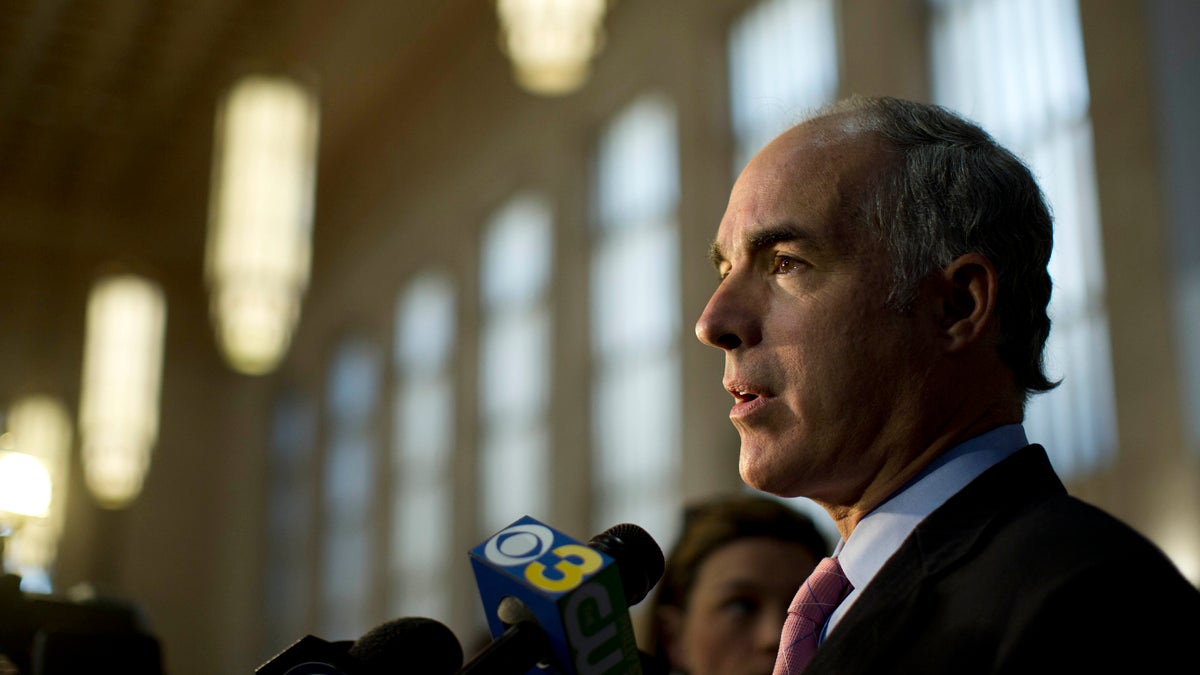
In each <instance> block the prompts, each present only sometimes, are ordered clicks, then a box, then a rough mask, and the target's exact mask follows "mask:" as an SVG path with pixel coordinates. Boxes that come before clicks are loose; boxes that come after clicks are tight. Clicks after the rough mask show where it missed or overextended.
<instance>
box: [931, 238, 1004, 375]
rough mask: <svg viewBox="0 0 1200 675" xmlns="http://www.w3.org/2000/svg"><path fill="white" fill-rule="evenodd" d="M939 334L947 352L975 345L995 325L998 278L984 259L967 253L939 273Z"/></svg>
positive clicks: (988, 262)
mask: <svg viewBox="0 0 1200 675" xmlns="http://www.w3.org/2000/svg"><path fill="white" fill-rule="evenodd" d="M941 282H942V283H941V284H940V288H941V298H940V299H941V312H942V314H941V330H942V335H943V337H944V338H945V347H946V351H947V352H959V351H962V350H964V349H966V348H967V347H969V346H970V345H973V344H977V343H978V342H979V341H980V340H981V339H984V338H985V336H987V335H988V333H989V332H990V330H991V328H992V326H993V325H995V323H996V290H997V286H998V282H999V278H998V276H997V274H996V268H995V267H993V266H992V262H991V261H990V260H988V259H987V257H986V256H984V255H982V254H979V253H967V254H964V255H961V256H959V257H958V258H956V259H955V260H954V261H953V262H951V263H950V264H949V265H947V266H946V267H945V268H944V269H943V270H942V278H941Z"/></svg>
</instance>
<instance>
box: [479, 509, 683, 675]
mask: <svg viewBox="0 0 1200 675" xmlns="http://www.w3.org/2000/svg"><path fill="white" fill-rule="evenodd" d="M471 564H472V567H473V568H474V571H475V578H476V583H477V585H478V587H479V594H480V599H481V600H482V602H483V606H484V611H485V613H486V615H487V620H488V627H489V629H490V630H491V633H492V636H493V637H494V638H495V640H494V641H493V642H492V643H491V644H489V645H488V646H487V647H486V648H485V649H484V650H483V651H481V652H480V653H479V654H477V655H476V656H475V657H474V658H472V659H471V660H470V661H469V662H468V663H467V664H466V665H465V666H464V667H463V669H462V670H460V671H459V675H476V674H479V675H482V674H485V673H486V674H487V675H505V674H508V673H513V674H517V675H520V674H523V673H537V674H539V675H548V674H560V675H590V674H592V673H606V672H620V673H624V674H628V675H640V674H641V673H642V672H643V669H642V663H643V661H644V655H643V654H642V653H641V652H639V651H638V649H637V643H636V639H635V637H634V633H633V625H632V623H631V621H630V619H629V611H628V610H629V607H630V606H631V605H634V604H637V603H638V602H640V601H641V600H642V599H643V598H645V597H646V595H647V593H649V592H650V589H651V588H653V587H654V584H656V583H658V580H659V578H660V577H661V576H662V573H663V565H664V561H663V554H662V549H661V548H659V546H658V544H657V543H656V542H655V541H654V539H653V538H652V537H651V536H650V535H649V534H648V533H647V532H646V531H645V530H643V529H642V528H640V527H638V526H637V525H633V524H629V523H624V524H621V525H617V526H614V527H612V528H609V529H608V530H605V531H604V532H602V533H600V534H598V535H596V536H595V537H593V538H592V539H591V540H590V541H589V542H588V544H587V545H586V546H584V545H583V544H581V543H579V542H577V541H575V540H574V539H571V538H570V537H568V536H566V535H565V534H563V533H561V532H558V531H556V530H553V529H551V528H550V527H548V526H546V525H545V524H543V523H540V522H538V521H536V520H534V519H533V518H531V517H529V516H526V517H524V518H522V519H520V520H518V521H516V522H515V523H513V524H512V525H509V526H508V527H507V528H505V529H503V530H501V531H500V532H498V533H496V534H495V535H493V536H492V537H490V538H489V539H488V540H487V541H485V542H483V543H482V544H480V545H479V546H477V547H476V548H474V549H472V551H471Z"/></svg>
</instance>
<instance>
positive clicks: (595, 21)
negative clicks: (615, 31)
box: [496, 0, 607, 96]
mask: <svg viewBox="0 0 1200 675" xmlns="http://www.w3.org/2000/svg"><path fill="white" fill-rule="evenodd" d="M606 1H607V0H496V8H497V10H498V13H499V15H500V27H501V41H502V44H503V46H504V51H505V52H506V53H507V54H508V56H509V58H510V59H511V60H512V65H513V74H514V76H515V77H516V80H517V82H518V83H519V84H520V85H521V86H522V87H524V88H525V89H527V90H528V91H530V92H532V93H535V94H540V95H543V96H560V95H563V94H569V93H571V92H573V91H575V90H577V89H579V87H581V86H583V83H584V81H585V80H587V77H588V73H589V72H590V70H591V60H592V58H593V57H594V56H595V55H596V54H597V53H599V51H600V46H601V44H602V43H603V36H604V33H603V22H604V12H605V5H606Z"/></svg>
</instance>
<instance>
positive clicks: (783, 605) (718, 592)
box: [663, 537, 818, 675]
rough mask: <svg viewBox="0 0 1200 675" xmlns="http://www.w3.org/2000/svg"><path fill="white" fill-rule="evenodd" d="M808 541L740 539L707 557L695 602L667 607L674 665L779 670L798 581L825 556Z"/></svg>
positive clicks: (709, 671) (701, 670) (704, 674)
mask: <svg viewBox="0 0 1200 675" xmlns="http://www.w3.org/2000/svg"><path fill="white" fill-rule="evenodd" d="M817 562H818V561H817V559H816V558H815V557H814V556H813V554H812V553H810V552H809V551H808V549H806V548H805V547H803V546H801V545H800V544H797V543H794V542H786V541H778V540H775V539H768V538H765V537H754V538H748V539H739V540H736V541H733V542H730V543H728V544H726V545H724V546H722V547H721V548H718V549H716V550H715V551H713V552H712V553H710V554H709V555H708V557H707V558H706V559H705V560H704V561H703V562H701V563H700V567H699V569H698V570H697V573H696V580H695V582H694V585H693V586H692V589H691V592H690V593H689V595H688V599H687V609H685V610H680V609H679V608H666V609H664V612H665V614H664V616H663V620H664V621H665V622H666V628H667V630H666V633H667V642H668V644H667V649H668V654H669V657H670V660H671V667H672V669H673V670H677V671H681V672H686V673H689V675H771V670H772V669H773V668H774V666H775V654H776V652H777V651H778V650H779V635H780V633H781V632H782V631H783V622H784V619H785V618H787V608H788V605H789V604H791V602H792V596H794V595H795V594H796V589H798V588H799V587H800V584H802V583H803V582H804V580H805V579H806V578H808V575H809V573H810V572H812V570H813V568H814V567H815V566H816V564H817Z"/></svg>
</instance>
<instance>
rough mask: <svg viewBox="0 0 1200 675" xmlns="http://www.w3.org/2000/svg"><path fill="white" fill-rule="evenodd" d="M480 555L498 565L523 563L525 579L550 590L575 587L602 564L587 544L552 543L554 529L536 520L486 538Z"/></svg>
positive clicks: (599, 557) (598, 554)
mask: <svg viewBox="0 0 1200 675" xmlns="http://www.w3.org/2000/svg"><path fill="white" fill-rule="evenodd" d="M483 555H484V557H485V558H487V560H488V561H489V562H492V563H495V564H497V565H500V566H501V567H522V566H524V569H523V572H522V573H523V575H524V576H525V579H526V581H528V582H529V583H531V584H533V585H534V586H536V587H537V588H540V589H542V590H546V591H550V592H552V593H562V592H564V591H569V590H571V589H572V588H575V587H576V586H578V585H579V584H581V583H583V581H584V579H586V578H587V577H588V576H589V575H590V574H592V573H593V572H595V571H597V570H599V569H600V568H601V567H603V566H604V558H602V557H601V556H600V553H599V552H597V551H595V550H593V549H590V548H588V547H587V546H583V545H581V544H573V543H572V544H561V545H559V546H555V545H554V531H553V530H551V529H550V528H548V527H546V526H545V525H538V524H536V523H522V524H520V525H513V526H511V527H508V528H505V529H504V530H501V531H500V532H498V533H497V534H496V536H494V537H492V538H491V539H489V540H488V542H487V544H486V545H485V546H484V549H483ZM547 563H550V564H547Z"/></svg>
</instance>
